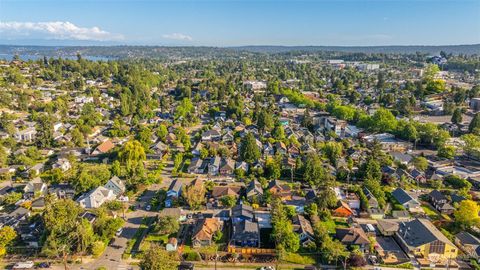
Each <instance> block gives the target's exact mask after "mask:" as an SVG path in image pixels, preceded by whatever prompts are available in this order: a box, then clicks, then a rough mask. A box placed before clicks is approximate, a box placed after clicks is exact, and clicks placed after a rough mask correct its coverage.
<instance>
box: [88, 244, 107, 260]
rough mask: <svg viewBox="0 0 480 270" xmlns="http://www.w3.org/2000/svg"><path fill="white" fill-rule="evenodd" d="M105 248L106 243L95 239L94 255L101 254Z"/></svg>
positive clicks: (92, 248) (92, 249)
mask: <svg viewBox="0 0 480 270" xmlns="http://www.w3.org/2000/svg"><path fill="white" fill-rule="evenodd" d="M104 250H105V243H103V242H102V241H95V242H93V244H92V247H91V251H92V255H93V256H94V257H98V256H100V255H101V254H102V253H103V251H104Z"/></svg>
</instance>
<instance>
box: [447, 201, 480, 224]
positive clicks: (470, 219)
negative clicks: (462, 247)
mask: <svg viewBox="0 0 480 270" xmlns="http://www.w3.org/2000/svg"><path fill="white" fill-rule="evenodd" d="M479 211H480V206H479V205H478V204H477V202H475V201H472V200H463V201H461V202H460V205H459V206H458V209H457V210H455V211H454V213H453V215H454V216H455V222H457V223H458V224H460V225H462V226H463V227H464V228H470V227H472V226H477V225H479V224H480V217H479V216H478V212H479Z"/></svg>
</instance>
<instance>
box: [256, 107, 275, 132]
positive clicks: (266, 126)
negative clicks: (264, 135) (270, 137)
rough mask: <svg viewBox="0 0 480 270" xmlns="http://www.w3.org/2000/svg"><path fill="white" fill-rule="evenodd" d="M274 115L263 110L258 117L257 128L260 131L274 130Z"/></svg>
mask: <svg viewBox="0 0 480 270" xmlns="http://www.w3.org/2000/svg"><path fill="white" fill-rule="evenodd" d="M273 124H274V123H273V118H272V115H271V114H270V113H269V112H267V111H266V110H261V111H260V112H259V113H258V116H257V127H258V129H259V130H260V131H265V130H270V129H271V128H273Z"/></svg>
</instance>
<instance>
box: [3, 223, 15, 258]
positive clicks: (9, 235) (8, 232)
mask: <svg viewBox="0 0 480 270" xmlns="http://www.w3.org/2000/svg"><path fill="white" fill-rule="evenodd" d="M15 238H17V233H16V232H15V230H14V229H13V228H12V227H10V226H4V227H2V228H1V229H0V257H2V256H3V255H5V253H6V251H7V250H6V247H8V246H9V245H10V244H11V243H12V242H13V240H15Z"/></svg>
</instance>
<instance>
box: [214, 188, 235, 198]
mask: <svg viewBox="0 0 480 270" xmlns="http://www.w3.org/2000/svg"><path fill="white" fill-rule="evenodd" d="M240 190H241V187H239V186H215V187H213V189H212V197H213V198H215V199H220V198H221V197H224V196H233V197H235V198H238V197H239V196H240Z"/></svg>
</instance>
